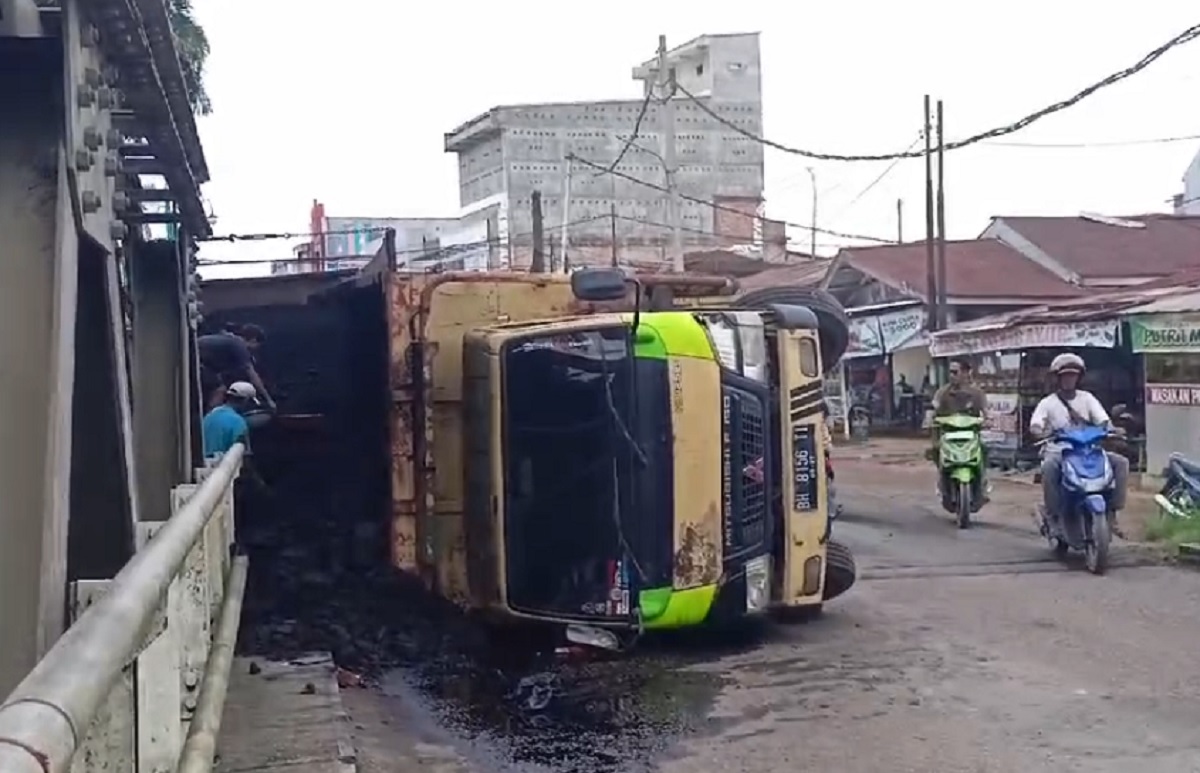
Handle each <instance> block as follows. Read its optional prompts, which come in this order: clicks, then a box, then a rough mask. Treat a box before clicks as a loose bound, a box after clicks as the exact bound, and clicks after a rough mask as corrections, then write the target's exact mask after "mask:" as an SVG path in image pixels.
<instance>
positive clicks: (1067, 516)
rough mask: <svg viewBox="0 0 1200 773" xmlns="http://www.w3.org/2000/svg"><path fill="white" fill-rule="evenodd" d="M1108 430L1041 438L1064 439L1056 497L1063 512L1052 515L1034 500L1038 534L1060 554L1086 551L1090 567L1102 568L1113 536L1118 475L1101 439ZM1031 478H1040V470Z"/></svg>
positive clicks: (1074, 430) (1067, 431)
mask: <svg viewBox="0 0 1200 773" xmlns="http://www.w3.org/2000/svg"><path fill="white" fill-rule="evenodd" d="M1108 436H1109V431H1108V430H1107V429H1105V428H1103V427H1071V428H1069V429H1064V430H1059V431H1058V432H1056V433H1054V435H1053V436H1052V437H1051V438H1049V439H1048V440H1043V441H1042V443H1047V442H1055V443H1063V444H1065V445H1066V447H1065V448H1064V449H1063V452H1062V475H1061V477H1060V483H1059V486H1060V495H1059V501H1060V502H1061V504H1062V510H1063V512H1062V513H1060V514H1059V515H1058V516H1057V517H1052V516H1051V514H1050V513H1047V512H1046V511H1045V508H1044V507H1043V506H1041V505H1039V506H1038V515H1039V528H1040V531H1041V533H1042V536H1043V537H1045V538H1046V539H1047V540H1049V542H1050V547H1051V548H1052V549H1053V550H1054V554H1055V555H1056V556H1057V557H1059V558H1065V557H1066V555H1067V553H1068V552H1069V551H1071V550H1075V551H1078V552H1081V553H1083V554H1084V558H1085V560H1086V562H1087V568H1088V571H1089V572H1091V573H1092V574H1104V571H1105V570H1106V569H1107V568H1108V551H1109V544H1110V543H1111V542H1112V533H1113V521H1114V519H1115V517H1116V514H1115V513H1114V512H1113V510H1112V496H1113V492H1114V491H1115V490H1116V478H1115V476H1114V474H1113V468H1112V465H1111V464H1109V461H1108V456H1107V454H1105V453H1104V449H1103V448H1102V447H1101V441H1103V440H1104V439H1105V438H1106V437H1108ZM1035 480H1040V476H1038V477H1036V478H1035Z"/></svg>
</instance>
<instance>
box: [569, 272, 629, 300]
mask: <svg viewBox="0 0 1200 773" xmlns="http://www.w3.org/2000/svg"><path fill="white" fill-rule="evenodd" d="M629 285H630V280H629V278H628V277H627V276H626V275H625V272H624V271H621V270H620V269H616V268H582V269H579V270H578V271H576V272H575V273H573V274H571V294H572V295H574V296H575V297H576V298H577V299H579V300H581V301H591V302H602V301H619V300H621V299H622V298H624V297H625V295H626V293H628V291H629Z"/></svg>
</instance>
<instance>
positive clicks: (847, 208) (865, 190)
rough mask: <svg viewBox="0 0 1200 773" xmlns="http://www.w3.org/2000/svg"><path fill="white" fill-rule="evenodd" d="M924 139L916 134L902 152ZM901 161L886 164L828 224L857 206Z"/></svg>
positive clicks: (921, 134) (900, 159)
mask: <svg viewBox="0 0 1200 773" xmlns="http://www.w3.org/2000/svg"><path fill="white" fill-rule="evenodd" d="M924 138H925V135H924V134H923V133H922V132H917V138H916V139H914V140H913V141H912V144H910V145H909V146H908V147H907V148H905V149H904V150H903V151H902V152H903V153H908V152H909V151H910V150H912V149H913V148H915V147H916V146H917V145H918V144H919V143H920V142H921V140H922V139H924ZM903 160H904V158H903V157H901V158H894V159H892V163H890V164H888V165H887V167H886V168H885V169H884V170H883V171H882V172H880V173H879V174H878V175H877V176H876V177H875V179H874V180H872V181H871V182H869V183H868V184H867V187H865V188H863V189H862V190H861V191H859V192H858V194H857V195H856V196H855V197H854V198H853V199H851V200H850V203H848V204H846V206H844V207H842V208H841V209H840V210H839V211H838V213H837V214H836V215H834V216H833V217H832V218H830V220H829V222H831V223H836V222H837V221H838V220H839V219H840V218H841V217H842V216H843V215H845V214H846V213H847V212H849V211H850V210H851V209H852V208H853V207H854V205H855V204H857V203H858V202H859V201H861V200H862V198H863V197H864V196H866V195H867V194H868V193H870V192H871V190H872V189H874V188H875V186H876V185H878V184H879V183H880V182H882V181H883V178H885V177H887V176H888V175H889V174H891V173H892V170H894V169H895V168H896V167H897V166H899V165H900V162H901V161H903Z"/></svg>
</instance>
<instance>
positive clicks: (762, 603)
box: [746, 556, 771, 612]
mask: <svg viewBox="0 0 1200 773" xmlns="http://www.w3.org/2000/svg"><path fill="white" fill-rule="evenodd" d="M770 601H771V557H770V556H759V557H758V558H752V559H750V560H749V561H747V562H746V611H747V612H763V611H765V610H766V608H767V605H768V604H769V603H770Z"/></svg>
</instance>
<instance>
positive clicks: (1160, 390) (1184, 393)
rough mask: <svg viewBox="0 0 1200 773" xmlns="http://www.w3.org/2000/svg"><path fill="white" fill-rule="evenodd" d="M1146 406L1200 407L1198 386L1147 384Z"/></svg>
mask: <svg viewBox="0 0 1200 773" xmlns="http://www.w3.org/2000/svg"><path fill="white" fill-rule="evenodd" d="M1146 404H1147V405H1180V406H1188V407H1190V406H1194V405H1200V384H1147V385H1146Z"/></svg>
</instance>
